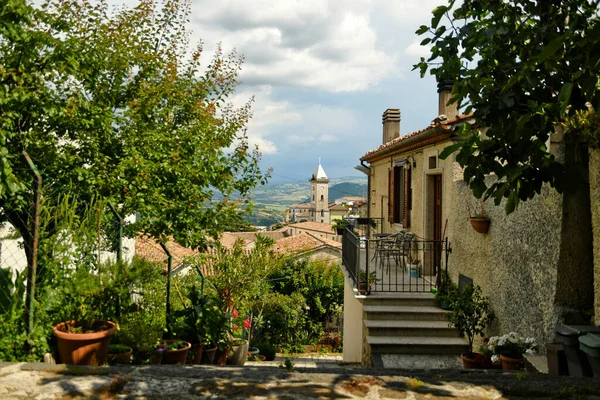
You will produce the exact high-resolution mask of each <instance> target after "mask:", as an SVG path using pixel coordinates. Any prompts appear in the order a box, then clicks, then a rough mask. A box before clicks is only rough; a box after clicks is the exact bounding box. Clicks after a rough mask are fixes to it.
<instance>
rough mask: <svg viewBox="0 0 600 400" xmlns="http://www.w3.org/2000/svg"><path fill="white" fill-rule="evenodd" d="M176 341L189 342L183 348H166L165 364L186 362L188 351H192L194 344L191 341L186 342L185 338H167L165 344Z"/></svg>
mask: <svg viewBox="0 0 600 400" xmlns="http://www.w3.org/2000/svg"><path fill="white" fill-rule="evenodd" d="M175 342H184V343H186V344H187V346H186V347H184V348H182V349H176V350H165V352H164V355H163V360H162V361H163V364H179V365H183V364H185V361H186V360H187V354H188V351H190V349H191V348H192V345H191V344H190V343H189V342H186V341H185V340H165V342H164V343H165V345H169V344H171V343H175Z"/></svg>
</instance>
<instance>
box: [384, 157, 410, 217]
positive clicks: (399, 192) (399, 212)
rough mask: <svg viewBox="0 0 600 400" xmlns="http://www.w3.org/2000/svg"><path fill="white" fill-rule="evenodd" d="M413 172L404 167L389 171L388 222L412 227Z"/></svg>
mask: <svg viewBox="0 0 600 400" xmlns="http://www.w3.org/2000/svg"><path fill="white" fill-rule="evenodd" d="M411 172H412V171H411V170H410V169H405V168H404V166H403V165H400V166H396V167H393V168H390V169H389V173H388V179H389V192H388V195H389V202H388V221H389V222H390V223H396V224H402V225H403V226H404V227H405V228H408V227H409V226H410V210H411V209H412V184H411V181H412V179H411Z"/></svg>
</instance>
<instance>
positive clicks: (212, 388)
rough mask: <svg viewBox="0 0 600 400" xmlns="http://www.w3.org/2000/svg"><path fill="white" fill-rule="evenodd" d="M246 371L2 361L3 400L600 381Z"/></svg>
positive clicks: (591, 394)
mask: <svg viewBox="0 0 600 400" xmlns="http://www.w3.org/2000/svg"><path fill="white" fill-rule="evenodd" d="M285 358H286V357H280V358H278V359H277V360H276V361H274V362H270V363H269V362H259V363H247V364H246V365H245V366H243V367H213V366H201V365H200V366H168V365H158V366H121V367H98V368H91V367H73V366H71V367H67V366H64V365H49V364H35V363H29V364H28V363H0V399H99V400H101V399H102V400H103V399H166V398H169V399H197V398H211V399H249V398H252V399H267V398H277V399H407V400H411V399H416V400H421V399H467V400H484V399H487V400H492V399H555V398H560V399H597V400H600V380H592V379H575V378H569V377H550V376H548V375H544V374H531V373H526V372H521V373H503V372H501V371H472V372H465V371H460V370H439V371H417V370H414V371H406V370H397V369H373V368H359V367H357V366H351V365H343V364H341V362H340V357H339V356H335V355H321V356H316V355H297V356H287V358H290V360H291V361H292V362H293V363H294V371H288V370H286V369H283V368H279V367H278V366H279V365H280V364H282V363H283V362H284V361H285Z"/></svg>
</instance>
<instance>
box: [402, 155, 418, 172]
mask: <svg viewBox="0 0 600 400" xmlns="http://www.w3.org/2000/svg"><path fill="white" fill-rule="evenodd" d="M411 158H412V163H411V162H410V159H411ZM411 166H412V167H413V168H417V162H416V161H415V158H414V157H413V156H408V157H406V164H404V168H406V169H410V168H411Z"/></svg>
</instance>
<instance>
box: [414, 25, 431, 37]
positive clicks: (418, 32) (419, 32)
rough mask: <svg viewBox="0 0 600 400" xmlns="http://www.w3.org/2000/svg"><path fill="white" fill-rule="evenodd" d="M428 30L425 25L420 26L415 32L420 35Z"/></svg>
mask: <svg viewBox="0 0 600 400" xmlns="http://www.w3.org/2000/svg"><path fill="white" fill-rule="evenodd" d="M428 30H429V27H428V26H427V25H421V26H420V27H419V29H417V31H416V32H415V33H416V34H417V35H422V34H424V33H425V32H427V31H428Z"/></svg>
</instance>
